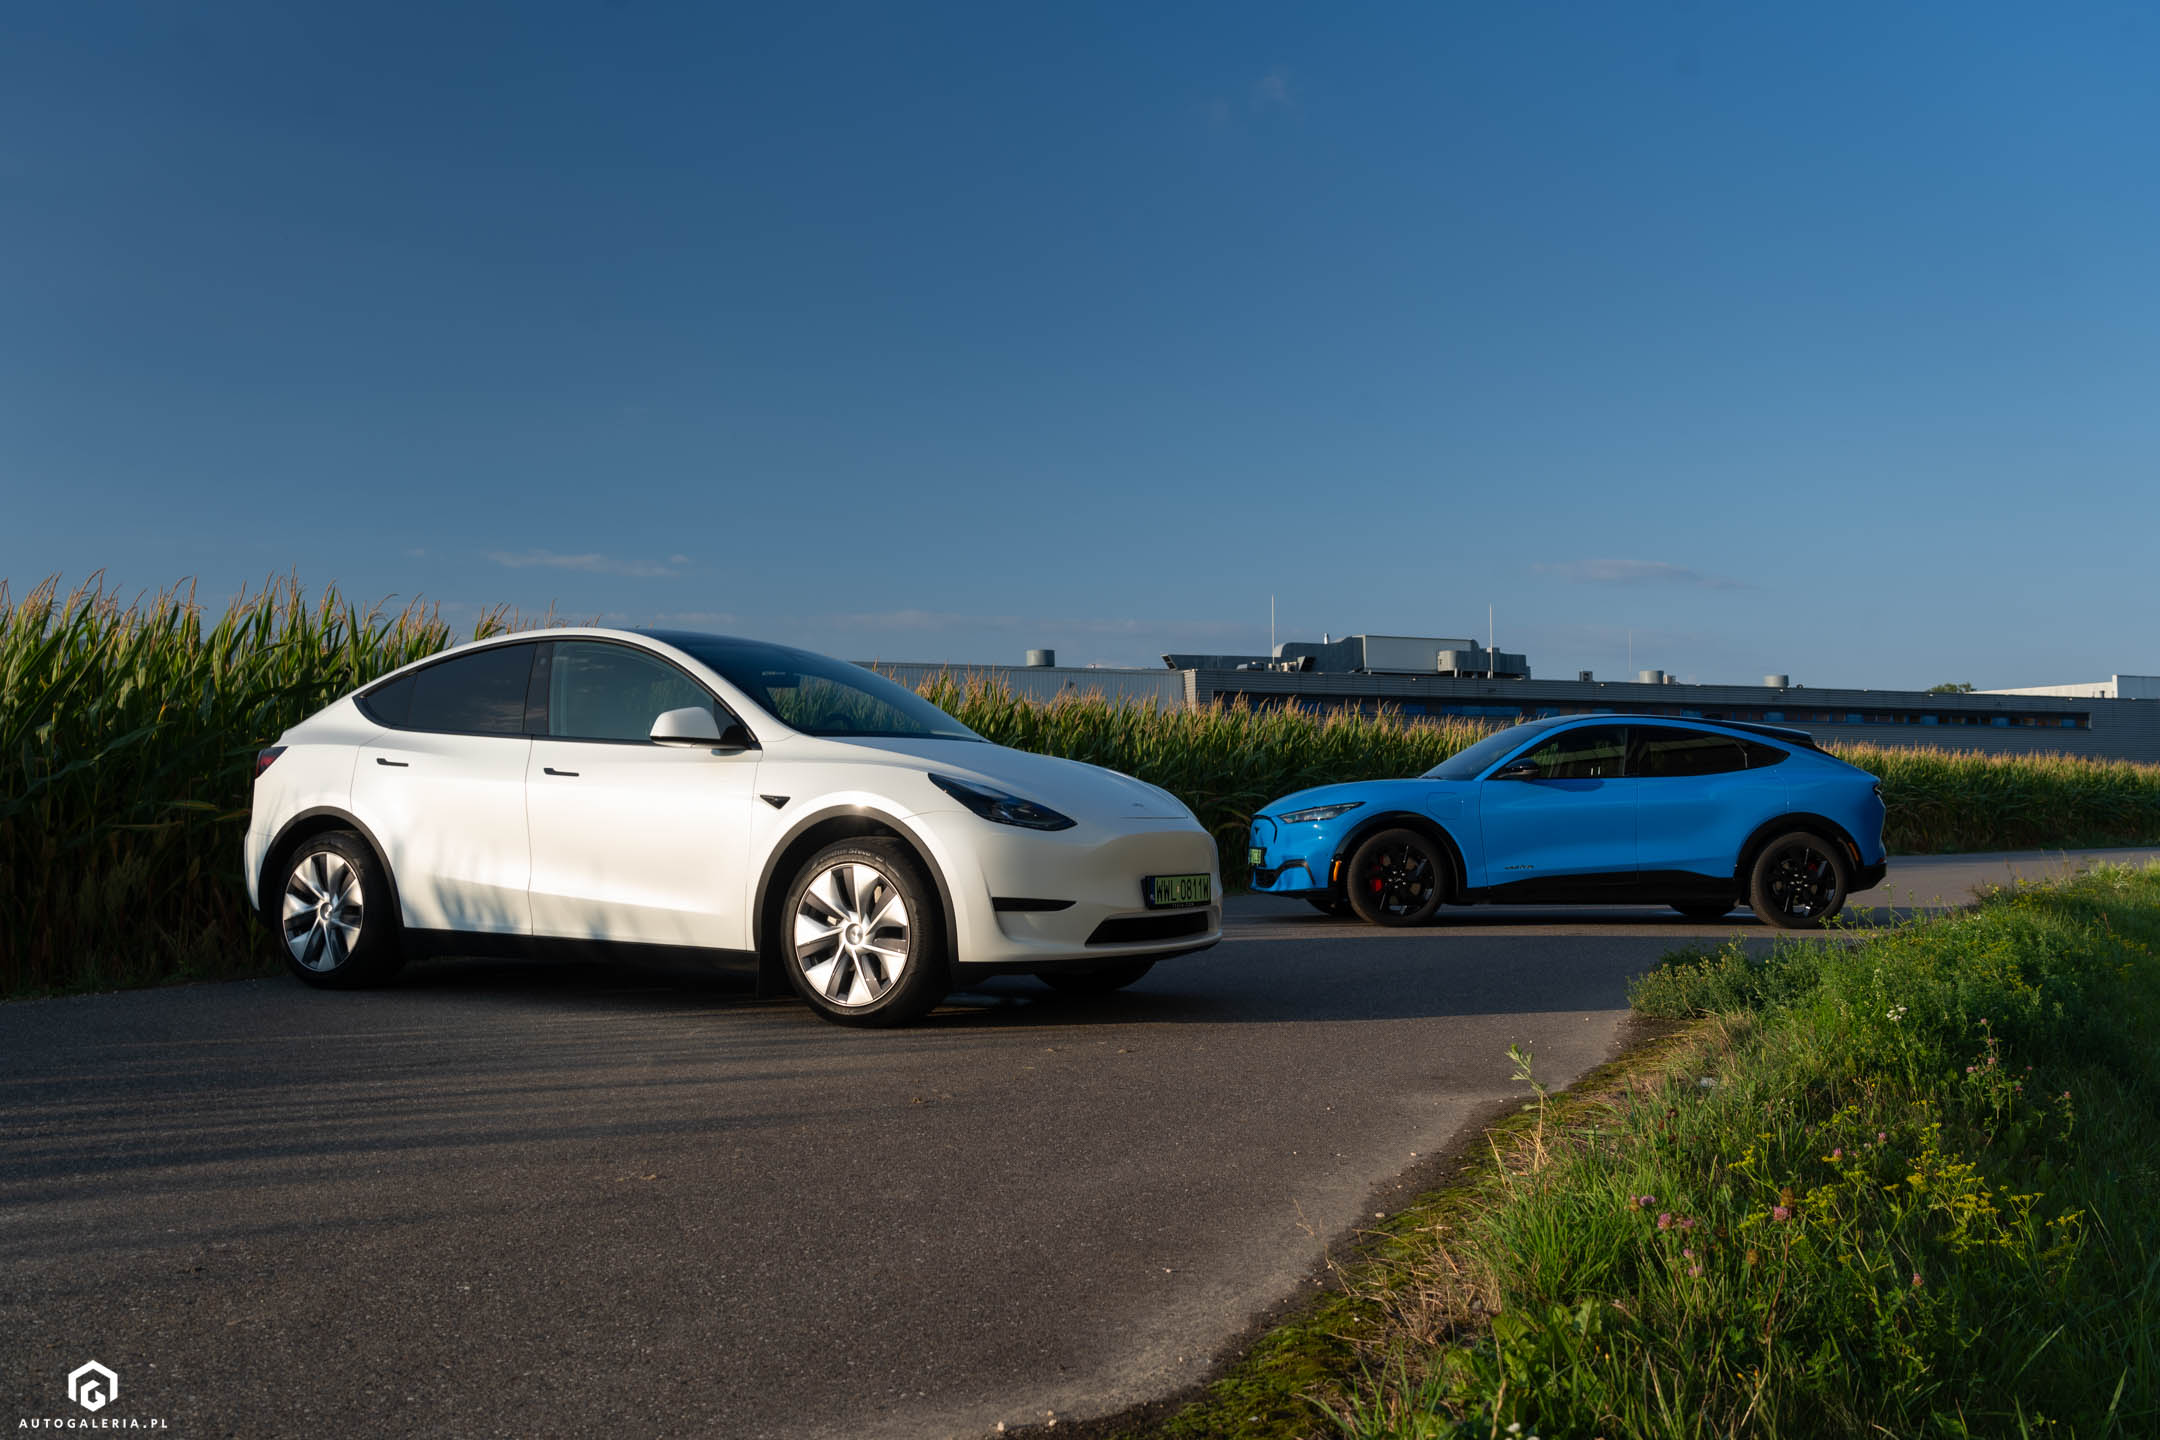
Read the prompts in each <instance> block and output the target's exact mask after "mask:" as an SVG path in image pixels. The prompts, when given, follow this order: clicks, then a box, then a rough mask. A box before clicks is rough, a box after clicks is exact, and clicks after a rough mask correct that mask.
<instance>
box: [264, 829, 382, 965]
mask: <svg viewBox="0 0 2160 1440" xmlns="http://www.w3.org/2000/svg"><path fill="white" fill-rule="evenodd" d="M364 919H365V914H364V907H363V904H362V900H361V892H360V876H359V874H358V873H357V872H355V871H354V869H353V867H352V865H351V863H350V862H348V861H347V860H346V859H345V857H344V856H342V855H340V854H338V853H337V852H336V851H334V850H317V851H316V852H314V853H313V854H312V855H308V856H306V857H305V858H303V859H302V860H301V861H300V863H299V864H298V865H295V866H294V867H293V871H292V875H291V876H290V877H289V878H288V879H287V880H286V881H285V906H284V921H283V923H284V930H285V948H286V949H287V950H288V951H290V952H291V953H292V957H293V959H294V960H296V961H298V962H299V963H300V964H301V965H303V966H305V967H306V968H308V969H310V970H322V971H328V970H335V969H337V968H338V967H339V966H340V965H343V964H344V963H345V962H346V961H347V960H348V959H350V958H351V956H352V952H353V947H354V946H355V945H357V944H359V943H360V927H361V924H362V922H363V921H364Z"/></svg>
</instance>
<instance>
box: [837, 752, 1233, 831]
mask: <svg viewBox="0 0 2160 1440" xmlns="http://www.w3.org/2000/svg"><path fill="white" fill-rule="evenodd" d="M847 744H848V745H849V747H850V748H853V749H860V750H882V751H884V752H885V753H886V754H888V755H892V756H894V757H896V758H898V757H906V758H907V759H909V760H918V761H920V762H922V767H923V769H924V770H926V771H932V772H935V773H937V774H940V775H952V776H957V777H958V778H960V779H962V780H977V781H981V782H982V783H983V784H986V785H994V786H996V787H998V788H999V789H1001V790H1010V791H1011V792H1012V793H1014V794H1015V795H1018V796H1019V797H1020V798H1021V799H1023V800H1033V801H1036V802H1038V803H1040V804H1043V805H1048V806H1049V807H1050V808H1051V809H1053V810H1057V811H1061V812H1063V813H1064V814H1067V815H1070V816H1072V817H1073V818H1074V819H1076V820H1078V819H1093V820H1187V819H1191V818H1192V812H1191V811H1190V810H1188V809H1186V808H1185V805H1184V803H1183V802H1182V801H1180V800H1179V799H1178V798H1177V797H1176V796H1175V795H1172V794H1171V793H1170V792H1169V791H1167V790H1159V789H1157V788H1156V787H1155V786H1153V785H1150V784H1147V783H1146V782H1145V781H1141V780H1135V779H1133V777H1132V776H1130V775H1121V774H1119V773H1118V772H1117V771H1115V770H1105V769H1104V768H1103V767H1102V766H1100V765H1084V764H1082V763H1081V762H1080V761H1078V760H1060V759H1058V758H1057V757H1056V756H1054V755H1037V754H1035V753H1033V752H1032V751H1028V750H1013V749H1009V748H1007V747H1006V746H1003V745H993V744H991V743H989V742H988V741H973V740H908V739H895V738H871V737H865V738H863V739H859V740H849V741H848V742H847Z"/></svg>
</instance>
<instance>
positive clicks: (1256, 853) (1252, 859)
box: [1245, 845, 1267, 870]
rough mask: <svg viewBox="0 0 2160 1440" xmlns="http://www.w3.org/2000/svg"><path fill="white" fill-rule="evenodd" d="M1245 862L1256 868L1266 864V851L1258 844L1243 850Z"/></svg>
mask: <svg viewBox="0 0 2160 1440" xmlns="http://www.w3.org/2000/svg"><path fill="white" fill-rule="evenodd" d="M1245 863H1246V864H1248V865H1250V866H1252V867H1253V869H1255V870H1258V869H1259V868H1260V867H1261V866H1263V865H1265V864H1267V851H1265V850H1263V849H1261V848H1260V847H1259V846H1258V845H1255V846H1253V847H1252V849H1250V850H1247V851H1246V852H1245Z"/></svg>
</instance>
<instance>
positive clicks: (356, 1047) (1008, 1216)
mask: <svg viewBox="0 0 2160 1440" xmlns="http://www.w3.org/2000/svg"><path fill="white" fill-rule="evenodd" d="M2136 853H2138V854H2140V855H2143V854H2148V853H2151V852H2136ZM2060 867H2061V860H2060V857H2010V858H2007V859H2005V858H1998V859H1992V860H1975V859H1971V858H1960V859H1956V860H1948V861H1944V860H1923V861H1908V862H1900V863H1899V864H1898V865H1897V866H1896V867H1895V868H1894V870H1893V875H1892V879H1891V881H1890V882H1889V886H1888V890H1889V891H1890V892H1892V893H1888V894H1885V893H1880V892H1878V893H1877V894H1874V895H1870V896H1863V897H1859V903H1861V904H1868V903H1873V904H1876V905H1878V906H1886V905H1889V904H1892V903H1896V904H1898V905H1900V906H1911V905H1929V904H1934V903H1955V902H1957V901H1961V900H1963V899H1964V898H1966V897H1967V895H1968V894H1969V893H1970V891H1971V888H1972V886H1973V885H1974V884H1975V883H1979V882H1984V881H1992V880H2001V879H2005V878H2009V877H2011V876H2012V875H2014V874H2017V873H2024V874H2026V875H2027V876H2028V877H2029V878H2038V877H2039V876H2041V875H2044V874H2046V873H2049V872H2051V871H2053V870H2057V869H2059V868H2060ZM1880 913H1882V912H1880V911H1879V912H1878V914H1880ZM1231 919H1232V923H1231V926H1230V934H1229V936H1228V938H1227V939H1226V941H1225V943H1224V944H1223V945H1221V946H1220V947H1218V948H1217V949H1216V950H1214V951H1212V952H1210V953H1208V954H1205V955H1201V956H1196V957H1192V958H1189V959H1186V960H1182V961H1177V962H1174V963H1171V964H1168V965H1164V966H1162V967H1159V968H1158V969H1157V971H1156V972H1155V973H1154V974H1153V975H1151V976H1150V977H1149V978H1148V979H1147V980H1145V981H1144V982H1142V983H1141V984H1140V985H1139V986H1137V987H1135V988H1134V989H1133V990H1132V991H1129V992H1127V993H1125V994H1123V995H1120V996H1116V997H1113V998H1110V999H1107V1000H1096V1001H1075V1000H1070V999H1067V998H1065V997H1062V996H1057V995H1053V994H1052V993H1051V992H1049V991H1047V990H1045V989H1043V988H1041V987H1039V986H1037V985H1036V984H1035V983H1034V982H1032V981H1028V980H1023V979H1015V980H1001V981H997V982H994V983H992V984H991V985H990V986H988V987H987V988H985V989H984V990H982V991H980V992H976V993H972V994H966V995H961V996H958V997H956V998H955V1001H954V1003H953V1004H951V1005H950V1006H948V1007H947V1008H945V1009H943V1010H941V1011H940V1012H939V1013H938V1014H936V1015H935V1016H933V1017H932V1019H931V1020H930V1022H929V1023H927V1024H925V1025H923V1026H922V1027H920V1028H917V1029H912V1030H907V1031H902V1032H897V1033H892V1032H860V1031H847V1030H841V1029H838V1028H835V1027H832V1026H829V1025H826V1024H823V1023H821V1022H819V1021H817V1020H815V1019H813V1018H811V1016H810V1015H809V1014H808V1013H807V1012H806V1011H804V1010H802V1009H800V1008H798V1007H796V1006H794V1005H792V1004H783V1003H761V1002H757V1001H754V1000H751V999H749V998H747V997H746V996H744V995H743V994H741V993H740V992H738V991H734V990H730V989H726V988H721V987H720V986H718V985H716V984H713V983H686V982H684V981H681V980H676V979H667V978H663V977H649V976H639V975H626V974H623V973H621V972H610V971H606V970H600V969H594V968H583V967H538V966H524V967H521V966H514V965H505V964H484V965H483V964H476V963H457V962H442V963H438V964H434V965H430V966H424V967H417V968H416V969H414V970H413V971H411V972H409V973H408V976H407V977H406V978H405V980H404V981H403V982H402V983H401V984H399V985H398V986H396V987H394V988H391V989H388V990H383V991H377V992H372V993H363V994H349V995H347V994H326V993H319V992H314V991H310V990H307V989H305V988H303V987H301V986H299V985H296V984H293V983H291V982H289V981H286V980H282V979H279V980H267V981H251V982H241V983H233V984H221V985H200V986H189V987H181V988H175V989H168V990H159V991H141V992H134V993H129V994H119V995H105V996H94V997H84V998H78V999H66V1000H51V1001H34V1002H24V1003H17V1004H10V1005H4V1006H0V1423H4V1424H7V1425H9V1426H10V1427H11V1428H12V1427H13V1425H14V1423H15V1421H16V1420H17V1419H18V1418H22V1417H31V1418H35V1417H42V1416H62V1415H69V1414H72V1415H75V1416H78V1417H80V1416H82V1415H83V1413H84V1412H83V1411H81V1410H79V1409H77V1408H76V1407H74V1406H72V1405H70V1404H69V1402H68V1400H67V1397H66V1389H65V1386H66V1381H65V1377H66V1375H67V1373H68V1372H69V1371H71V1370H73V1369H74V1368H75V1367H76V1366H78V1365H80V1364H82V1363H83V1362H84V1361H86V1360H89V1359H92V1358H95V1359H97V1360H99V1361H101V1362H102V1363H104V1364H105V1365H107V1366H109V1367H111V1368H112V1369H113V1370H115V1371H117V1372H118V1373H119V1375H120V1376H121V1388H120V1393H119V1395H118V1397H117V1398H116V1399H115V1400H114V1401H113V1403H111V1404H110V1405H108V1406H107V1407H106V1408H105V1409H104V1410H103V1411H101V1412H100V1415H101V1416H102V1417H108V1418H109V1417H119V1418H121V1419H123V1420H125V1419H127V1418H129V1417H134V1418H137V1419H144V1420H147V1419H149V1418H153V1417H154V1418H160V1419H163V1420H164V1421H165V1422H166V1424H167V1427H168V1432H167V1433H171V1434H175V1435H185V1436H194V1435H244V1436H285V1435H368V1436H372V1435H385V1436H391V1435H459V1436H467V1435H471V1436H485V1435H591V1434H595V1433H599V1432H601V1431H603V1430H619V1431H620V1432H621V1433H624V1434H631V1435H635V1434H648V1433H651V1434H657V1433H677V1434H696V1435H715V1436H787V1437H791V1440H796V1437H814V1436H825V1435H831V1436H841V1435H846V1436H858V1437H860V1436H880V1435H894V1436H926V1435H928V1436H936V1435H957V1436H975V1435H981V1434H984V1433H986V1432H989V1431H991V1430H992V1429H993V1427H995V1426H996V1425H997V1424H998V1423H999V1422H1003V1423H1005V1424H1006V1425H1008V1426H1018V1425H1022V1424H1028V1423H1040V1422H1041V1421H1043V1420H1044V1419H1046V1418H1048V1417H1050V1416H1051V1415H1053V1414H1054V1415H1056V1416H1059V1417H1066V1418H1084V1417H1087V1416H1093V1415H1101V1414H1105V1413H1109V1412H1113V1411H1116V1410H1119V1409H1122V1408H1124V1407H1126V1406H1128V1405H1131V1404H1134V1403H1138V1402H1141V1401H1145V1400H1151V1399H1156V1398H1159V1397H1162V1396H1164V1395H1167V1394H1171V1393H1174V1392H1176V1391H1178V1390H1180V1389H1182V1388H1184V1387H1187V1386H1189V1385H1191V1384H1193V1383H1194V1382H1196V1381H1198V1380H1200V1379H1202V1378H1204V1377H1205V1375H1206V1373H1207V1371H1208V1368H1209V1366H1210V1365H1211V1364H1212V1363H1214V1362H1215V1361H1217V1360H1219V1359H1220V1358H1222V1355H1223V1352H1224V1351H1225V1349H1226V1347H1228V1346H1229V1345H1231V1344H1232V1343H1233V1342H1234V1340H1235V1339H1236V1337H1238V1336H1239V1335H1240V1334H1241V1333H1242V1332H1244V1331H1245V1330H1247V1329H1248V1327H1249V1326H1250V1325H1251V1323H1252V1322H1253V1321H1254V1319H1255V1318H1256V1317H1258V1316H1260V1315H1262V1314H1263V1313H1265V1312H1267V1311H1268V1310H1269V1309H1270V1308H1271V1307H1275V1306H1279V1305H1281V1304H1282V1303H1283V1302H1284V1301H1286V1300H1287V1299H1289V1298H1290V1297H1293V1296H1295V1295H1296V1294H1297V1293H1298V1292H1299V1291H1300V1290H1301V1289H1305V1288H1309V1287H1310V1286H1311V1285H1313V1284H1314V1283H1315V1277H1316V1275H1317V1274H1318V1273H1319V1266H1320V1263H1321V1260H1322V1257H1323V1254H1324V1250H1325V1247H1326V1246H1328V1245H1330V1244H1339V1243H1340V1242H1341V1241H1342V1240H1343V1239H1344V1238H1346V1237H1347V1236H1349V1235H1350V1234H1351V1233H1352V1232H1353V1231H1354V1230H1355V1228H1356V1227H1357V1226H1358V1225H1359V1224H1360V1223H1361V1222H1366V1221H1369V1220H1370V1219H1371V1218H1373V1216H1374V1214H1375V1212H1378V1211H1384V1210H1385V1209H1387V1208H1388V1206H1389V1205H1390V1204H1391V1203H1393V1202H1394V1200H1396V1199H1398V1198H1407V1195H1408V1193H1410V1191H1411V1190H1413V1189H1414V1188H1415V1186H1416V1183H1417V1180H1418V1178H1419V1175H1420V1172H1421V1168H1422V1167H1426V1166H1429V1165H1430V1164H1431V1161H1432V1157H1433V1155H1434V1153H1435V1152H1437V1151H1440V1150H1442V1149H1444V1148H1445V1147H1446V1146H1447V1145H1448V1144H1449V1142H1450V1141H1451V1140H1452V1139H1454V1138H1455V1137H1456V1136H1457V1135H1458V1134H1459V1132H1460V1131H1461V1130H1462V1128H1463V1127H1464V1126H1465V1125H1466V1124H1467V1123H1469V1122H1470V1121H1471V1120H1473V1119H1474V1118H1475V1117H1477V1116H1478V1115H1480V1114H1481V1113H1484V1112H1487V1111H1489V1110H1490V1109H1491V1108H1492V1107H1494V1106H1495V1105H1496V1104H1499V1103H1501V1102H1504V1101H1505V1100H1507V1099H1508V1098H1509V1097H1510V1096H1511V1095H1513V1094H1514V1092H1515V1088H1516V1087H1514V1086H1513V1085H1512V1084H1511V1082H1510V1079H1509V1072H1510V1065H1509V1062H1508V1060H1507V1058H1506V1050H1507V1047H1508V1046H1509V1045H1510V1044H1521V1045H1523V1046H1525V1047H1527V1048H1529V1049H1530V1050H1532V1051H1533V1052H1534V1053H1535V1055H1536V1057H1537V1066H1538V1069H1539V1071H1540V1072H1541V1074H1542V1075H1543V1076H1544V1077H1545V1078H1546V1079H1548V1080H1550V1081H1553V1082H1555V1083H1560V1082H1565V1081H1567V1080H1569V1079H1571V1078H1573V1077H1574V1076H1576V1075H1579V1074H1581V1073H1582V1072H1583V1071H1584V1070H1585V1069H1587V1068H1589V1067H1591V1066H1593V1065H1595V1064H1597V1063H1598V1062H1600V1061H1602V1060H1604V1059H1605V1058H1607V1056H1608V1055H1609V1054H1610V1053H1611V1052H1612V1050H1613V1049H1614V1047H1615V1045H1616V1043H1617V1040H1618V1037H1619V1036H1620V1034H1621V1028H1622V1025H1623V1022H1624V1020H1625V1009H1624V1007H1625V998H1626V983H1627V979H1628V977H1629V976H1631V975H1633V974H1635V973H1637V972H1639V971H1640V970H1642V969H1643V968H1645V967H1646V966H1648V965H1649V964H1651V963H1652V962H1653V961H1655V960H1656V958H1657V957H1658V956H1659V955H1660V954H1661V953H1663V952H1664V951H1665V950H1667V949H1669V948H1671V947H1672V946H1673V945H1674V944H1675V943H1676V942H1678V941H1682V940H1687V939H1697V940H1701V939H1715V938H1718V937H1720V936H1722V935H1724V934H1727V933H1731V932H1734V931H1739V932H1743V933H1751V934H1756V935H1760V934H1761V933H1762V931H1761V930H1760V927H1757V926H1755V925H1754V924H1753V922H1752V921H1751V920H1750V919H1749V918H1748V917H1747V915H1746V914H1745V912H1741V913H1740V914H1739V915H1737V916H1735V917H1732V918H1731V919H1728V920H1726V921H1721V922H1717V923H1715V924H1710V925H1704V924H1696V923H1689V922H1684V921H1679V920H1677V919H1673V918H1669V917H1666V916H1665V915H1663V914H1662V912H1657V911H1646V910H1609V911H1553V910H1514V911H1500V910H1491V911H1469V912H1461V913H1460V914H1459V916H1458V917H1457V918H1454V919H1451V920H1450V921H1449V922H1448V923H1446V924H1445V925H1443V926H1441V927H1439V928H1436V929H1431V930H1422V931H1411V932H1400V931H1379V930H1372V929H1368V928H1366V927H1364V926H1360V925H1357V924H1355V923H1346V922H1342V921H1333V920H1328V919H1325V918H1323V917H1321V916H1318V915H1316V914H1314V913H1313V912H1311V911H1310V910H1308V909H1307V908H1305V907H1304V906H1302V905H1299V904H1295V903H1289V904H1286V903H1284V902H1280V901H1268V900H1263V899H1249V900H1240V901H1236V902H1234V903H1233V905H1232V907H1231Z"/></svg>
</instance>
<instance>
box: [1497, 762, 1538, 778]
mask: <svg viewBox="0 0 2160 1440" xmlns="http://www.w3.org/2000/svg"><path fill="white" fill-rule="evenodd" d="M1544 774H1545V772H1544V771H1542V770H1540V769H1538V767H1537V765H1536V763H1535V762H1534V761H1530V760H1517V761H1515V762H1514V763H1513V764H1509V765H1503V766H1501V767H1500V768H1499V769H1498V770H1495V771H1493V773H1492V774H1491V775H1490V776H1489V777H1487V778H1489V779H1493V780H1538V779H1542V778H1543V777H1544Z"/></svg>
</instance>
